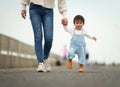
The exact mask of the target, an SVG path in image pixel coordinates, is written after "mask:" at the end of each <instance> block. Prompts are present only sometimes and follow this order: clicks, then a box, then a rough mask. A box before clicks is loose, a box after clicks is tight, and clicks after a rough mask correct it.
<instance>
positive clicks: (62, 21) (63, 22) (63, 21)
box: [61, 18, 68, 26]
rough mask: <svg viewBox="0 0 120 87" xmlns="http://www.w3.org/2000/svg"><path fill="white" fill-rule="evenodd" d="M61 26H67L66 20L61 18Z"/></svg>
mask: <svg viewBox="0 0 120 87" xmlns="http://www.w3.org/2000/svg"><path fill="white" fill-rule="evenodd" d="M61 24H63V25H64V26H67V24H68V20H67V18H63V19H62V20H61Z"/></svg>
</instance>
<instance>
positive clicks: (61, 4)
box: [58, 0, 67, 18]
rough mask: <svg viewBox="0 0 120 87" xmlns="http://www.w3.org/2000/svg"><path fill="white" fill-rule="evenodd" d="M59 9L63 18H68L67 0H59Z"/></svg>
mask: <svg viewBox="0 0 120 87" xmlns="http://www.w3.org/2000/svg"><path fill="white" fill-rule="evenodd" d="M58 9H59V12H60V13H61V14H62V15H63V17H65V18H66V17H67V8H66V0H58Z"/></svg>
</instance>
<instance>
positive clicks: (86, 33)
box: [84, 31, 93, 39]
mask: <svg viewBox="0 0 120 87" xmlns="http://www.w3.org/2000/svg"><path fill="white" fill-rule="evenodd" d="M84 34H85V36H86V37H88V38H90V39H93V36H92V35H90V34H89V33H88V32H86V31H84Z"/></svg>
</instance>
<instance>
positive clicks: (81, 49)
mask: <svg viewBox="0 0 120 87" xmlns="http://www.w3.org/2000/svg"><path fill="white" fill-rule="evenodd" d="M85 46H86V43H85V37H84V34H83V31H82V34H81V35H78V34H75V30H74V33H73V36H72V39H71V42H70V49H69V52H68V58H69V59H73V58H74V57H75V54H77V55H78V63H79V64H83V65H85V62H86V59H85V55H86V51H85Z"/></svg>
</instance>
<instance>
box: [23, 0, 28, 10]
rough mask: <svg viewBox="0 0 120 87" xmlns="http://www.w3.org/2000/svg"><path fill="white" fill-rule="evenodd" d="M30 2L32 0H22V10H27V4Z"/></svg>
mask: <svg viewBox="0 0 120 87" xmlns="http://www.w3.org/2000/svg"><path fill="white" fill-rule="evenodd" d="M29 3H30V0H22V2H21V4H22V10H26V6H27V5H28V4H29Z"/></svg>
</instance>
